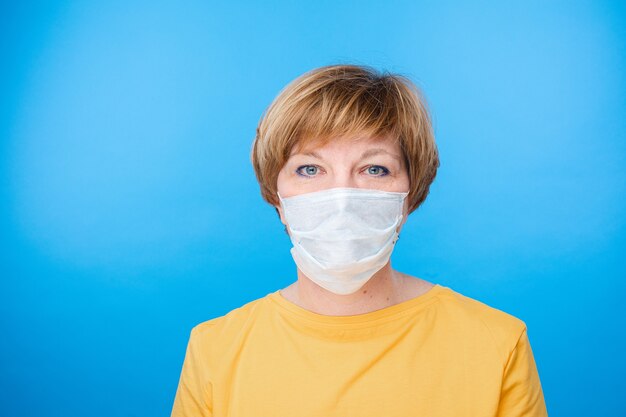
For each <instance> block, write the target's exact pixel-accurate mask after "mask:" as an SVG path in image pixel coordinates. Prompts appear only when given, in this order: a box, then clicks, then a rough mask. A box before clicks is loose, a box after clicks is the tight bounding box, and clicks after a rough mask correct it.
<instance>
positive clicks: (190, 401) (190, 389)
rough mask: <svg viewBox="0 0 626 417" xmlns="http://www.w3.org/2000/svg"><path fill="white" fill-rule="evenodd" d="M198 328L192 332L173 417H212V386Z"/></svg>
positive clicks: (175, 399)
mask: <svg viewBox="0 0 626 417" xmlns="http://www.w3.org/2000/svg"><path fill="white" fill-rule="evenodd" d="M199 339H200V335H199V331H198V328H197V327H195V328H194V329H193V330H192V331H191V335H190V337H189V342H188V344H187V352H186V354H185V360H184V362H183V368H182V371H181V373H180V380H179V382H178V389H177V390H176V397H175V398H174V406H173V408H172V414H171V417H210V416H212V415H213V413H212V409H211V408H212V407H211V384H210V382H209V379H208V376H207V367H206V361H205V360H204V359H205V358H204V357H203V354H206V353H205V352H203V350H202V349H201V346H200V340H199Z"/></svg>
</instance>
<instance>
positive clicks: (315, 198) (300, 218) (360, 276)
mask: <svg viewBox="0 0 626 417" xmlns="http://www.w3.org/2000/svg"><path fill="white" fill-rule="evenodd" d="M406 196H407V193H394V192H386V191H378V190H365V189H360V188H332V189H329V190H324V191H318V192H313V193H307V194H300V195H297V196H294V197H288V198H281V197H280V195H279V199H280V202H281V205H282V208H283V214H284V218H285V220H286V222H287V227H288V228H289V235H290V237H291V242H292V243H293V248H292V249H291V255H292V256H293V259H294V261H295V262H296V265H297V266H298V268H299V269H300V271H302V272H303V273H304V274H305V275H306V276H307V277H308V278H309V279H311V280H312V281H313V282H315V283H316V284H318V285H319V286H320V287H322V288H325V289H327V290H328V291H331V292H333V293H335V294H351V293H354V292H356V291H358V290H359V288H361V287H362V286H363V285H365V283H366V282H367V281H368V280H369V279H370V278H371V277H372V276H373V275H374V274H375V273H376V272H377V271H378V270H380V269H381V268H382V267H383V266H385V264H386V263H387V261H389V257H390V256H391V252H392V250H393V247H394V245H395V243H396V241H397V240H398V228H399V226H400V225H401V224H402V218H403V208H404V199H405V198H406Z"/></svg>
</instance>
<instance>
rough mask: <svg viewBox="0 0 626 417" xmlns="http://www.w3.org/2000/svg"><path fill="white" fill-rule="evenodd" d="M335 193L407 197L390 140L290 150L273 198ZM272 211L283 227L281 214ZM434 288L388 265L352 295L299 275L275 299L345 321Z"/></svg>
mask: <svg viewBox="0 0 626 417" xmlns="http://www.w3.org/2000/svg"><path fill="white" fill-rule="evenodd" d="M336 187H350V188H365V189H376V190H381V191H393V192H407V191H408V190H409V176H408V172H407V168H406V166H405V165H404V162H403V158H402V152H401V149H400V145H399V144H398V143H397V142H396V141H394V140H392V139H390V138H369V137H357V138H352V139H347V138H337V139H335V140H331V141H330V142H329V143H328V144H326V145H324V146H319V145H318V146H316V145H315V144H311V145H309V146H307V147H304V148H302V149H296V150H294V152H292V154H291V156H290V157H289V160H288V161H287V163H286V164H285V166H284V167H283V168H282V169H281V171H280V172H279V174H278V181H277V188H278V193H279V194H280V195H281V197H283V198H286V197H292V196H295V195H299V194H305V193H310V192H314V191H321V190H325V189H329V188H336ZM276 208H277V210H278V213H279V215H280V219H281V221H282V222H283V224H286V222H285V217H284V215H283V212H282V208H281V207H280V206H277V207H276ZM406 217H407V210H406V207H405V216H404V218H405V219H406ZM400 227H401V226H400ZM433 286H434V284H432V283H430V282H428V281H425V280H423V279H420V278H416V277H412V276H409V275H406V274H403V273H401V272H398V271H396V270H394V269H393V268H392V267H391V261H390V262H388V263H387V264H386V265H385V266H384V267H383V268H382V269H381V270H379V271H378V272H377V273H376V274H374V276H373V277H372V278H371V279H370V280H369V281H368V282H367V283H366V284H365V285H364V286H363V287H362V288H361V289H360V290H359V291H357V292H355V293H353V294H347V295H338V294H334V293H332V292H330V291H328V290H325V289H324V288H322V287H320V286H319V285H317V284H316V283H314V282H313V281H311V280H310V279H309V278H308V277H307V276H306V275H305V274H303V273H302V271H300V269H298V280H297V281H296V282H294V283H293V284H291V285H290V286H288V287H286V288H284V289H282V290H281V291H280V293H281V295H282V296H283V297H284V298H286V299H287V300H288V301H290V302H292V303H294V304H296V305H298V306H300V307H302V308H304V309H306V310H309V311H312V312H314V313H318V314H323V315H329V316H347V315H356V314H364V313H369V312H372V311H376V310H380V309H383V308H386V307H390V306H392V305H395V304H398V303H401V302H404V301H408V300H410V299H412V298H415V297H419V296H420V295H422V294H424V293H426V292H427V291H428V290H430V289H431V288H432V287H433Z"/></svg>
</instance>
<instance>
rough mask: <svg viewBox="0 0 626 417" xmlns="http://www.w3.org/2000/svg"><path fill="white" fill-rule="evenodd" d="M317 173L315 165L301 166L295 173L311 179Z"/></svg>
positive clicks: (317, 169)
mask: <svg viewBox="0 0 626 417" xmlns="http://www.w3.org/2000/svg"><path fill="white" fill-rule="evenodd" d="M318 172H319V168H318V167H316V166H315V165H302V166H300V167H298V169H296V173H297V174H298V175H302V176H303V177H312V176H314V175H317V173H318Z"/></svg>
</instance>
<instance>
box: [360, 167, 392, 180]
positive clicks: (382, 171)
mask: <svg viewBox="0 0 626 417" xmlns="http://www.w3.org/2000/svg"><path fill="white" fill-rule="evenodd" d="M365 172H367V174H369V175H372V176H374V177H384V176H385V175H387V174H389V170H388V169H387V168H385V167H383V166H380V165H371V166H369V167H367V168H366V169H365Z"/></svg>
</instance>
